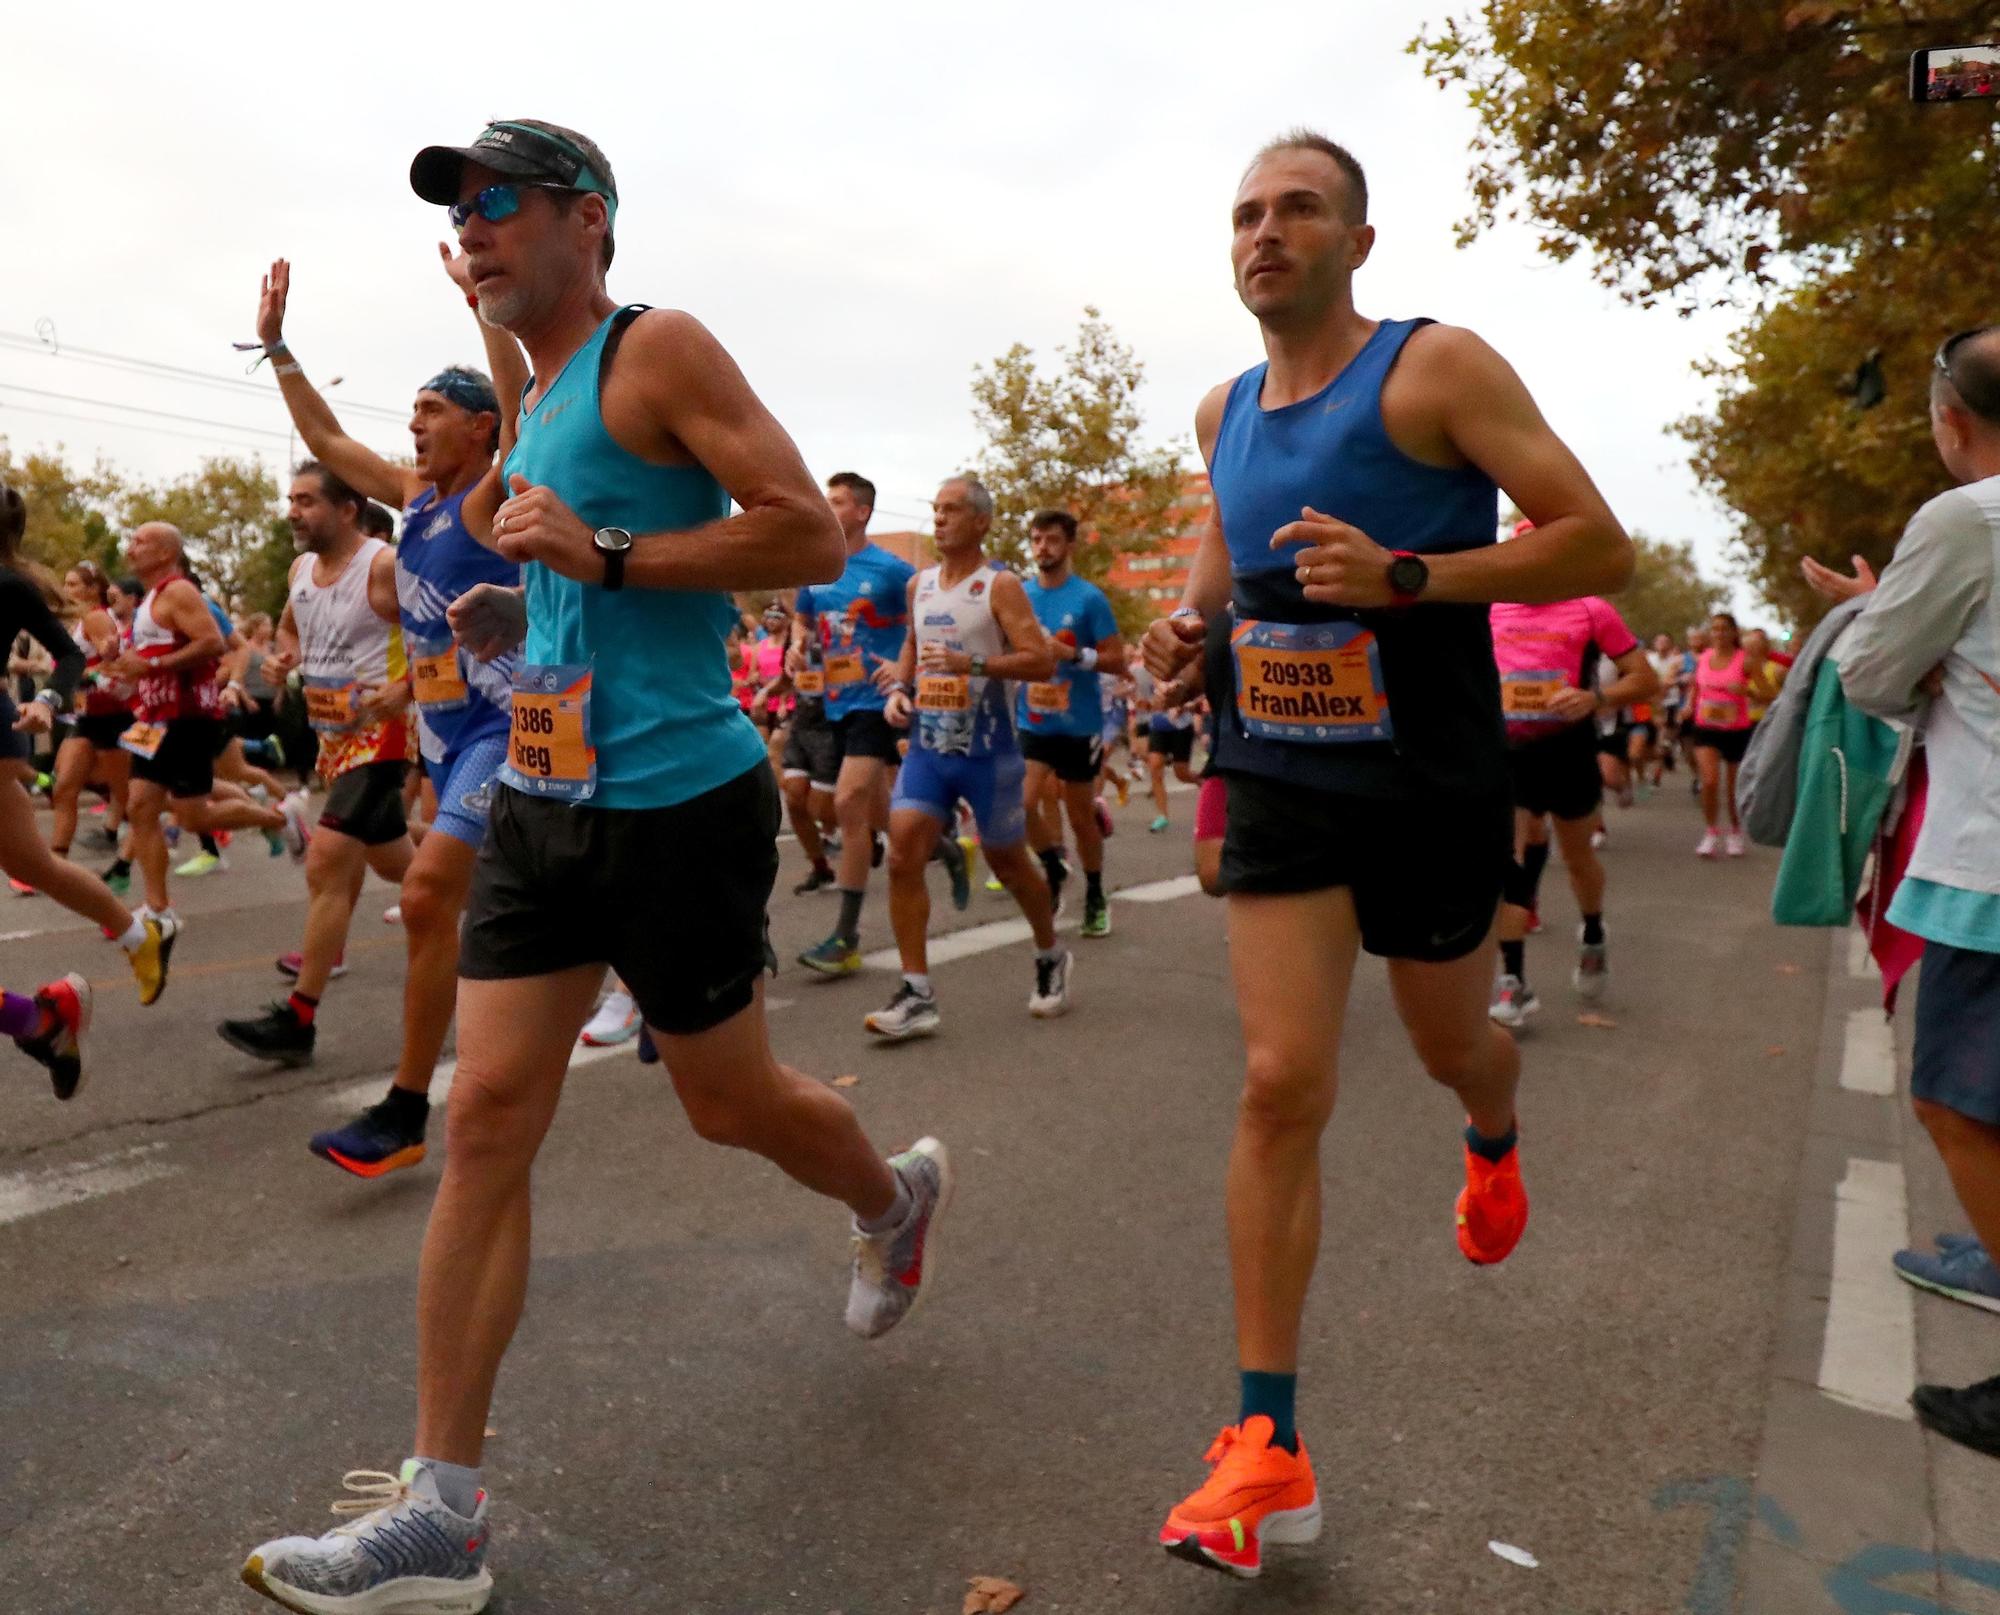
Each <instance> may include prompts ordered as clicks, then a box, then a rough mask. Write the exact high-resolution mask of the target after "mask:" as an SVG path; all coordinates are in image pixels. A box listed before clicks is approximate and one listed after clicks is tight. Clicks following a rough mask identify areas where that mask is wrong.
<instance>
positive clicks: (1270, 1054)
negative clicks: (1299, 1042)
mask: <svg viewBox="0 0 2000 1615" xmlns="http://www.w3.org/2000/svg"><path fill="white" fill-rule="evenodd" d="M1333 1095H1334V1078H1333V1071H1332V1069H1331V1068H1330V1066H1329V1065H1328V1064H1327V1063H1326V1062H1325V1061H1324V1060H1323V1059H1322V1058H1321V1057H1320V1055H1319V1054H1318V1053H1317V1052H1315V1051H1310V1050H1307V1049H1304V1048H1299V1047H1293V1046H1290V1045H1287V1044H1285V1043H1281V1042H1272V1043H1253V1044H1252V1045H1251V1046H1250V1049H1249V1054H1248V1058H1247V1060H1246V1062H1245V1066H1244V1074H1243V1097H1242V1099H1241V1101H1240V1102H1239V1109H1240V1112H1241V1115H1242V1119H1243V1121H1244V1122H1245V1123H1247V1124H1248V1125H1249V1126H1251V1127H1253V1128H1255V1129H1256V1130H1257V1131H1259V1132H1262V1133H1294V1132H1300V1131H1310V1132H1312V1133H1313V1134H1315V1135H1317V1134H1318V1132H1319V1131H1320V1130H1321V1129H1322V1128H1324V1127H1325V1126H1326V1124H1327V1119H1328V1118H1329V1117H1330V1116H1332V1114H1333Z"/></svg>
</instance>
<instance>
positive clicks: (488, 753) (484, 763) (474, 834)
mask: <svg viewBox="0 0 2000 1615" xmlns="http://www.w3.org/2000/svg"><path fill="white" fill-rule="evenodd" d="M506 760H507V737H506V735H504V734H497V735H485V736H483V737H481V738H480V739H478V740H475V741H473V742H472V744H471V745H469V746H467V747H466V748H465V749H464V750H463V751H455V752H447V753H445V755H444V757H443V758H442V759H441V760H439V761H438V762H432V761H431V760H430V759H429V758H428V757H426V758H425V759H424V775H425V777H426V778H427V779H429V780H430V782H431V790H432V791H433V792H434V793H436V796H437V817H436V818H435V819H433V820H431V829H432V830H433V831H435V832H436V833H437V834H438V835H445V836H450V837H451V838H452V840H454V841H462V842H464V843H465V844H466V845H467V846H468V847H470V848H471V849H472V850H473V851H474V852H477V851H478V850H479V849H480V847H481V846H482V845H483V844H484V843H485V840H486V815H487V814H488V812H490V811H491V809H492V806H493V792H494V789H495V786H494V783H493V780H494V776H495V775H497V774H498V773H499V772H500V765H501V764H502V763H504V762H505V761H506Z"/></svg>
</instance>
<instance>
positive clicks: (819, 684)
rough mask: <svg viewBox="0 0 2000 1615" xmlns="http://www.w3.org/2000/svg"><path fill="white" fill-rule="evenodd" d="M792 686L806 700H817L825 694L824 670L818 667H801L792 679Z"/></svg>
mask: <svg viewBox="0 0 2000 1615" xmlns="http://www.w3.org/2000/svg"><path fill="white" fill-rule="evenodd" d="M792 688H793V689H795V690H797V691H798V692H799V694H800V695H802V696H804V697H805V698H806V699H807V700H808V701H817V700H818V699H819V698H820V697H821V696H823V695H825V694H826V670H825V669H824V668H819V667H802V668H800V669H799V672H798V675H797V677H795V678H794V679H793V680H792Z"/></svg>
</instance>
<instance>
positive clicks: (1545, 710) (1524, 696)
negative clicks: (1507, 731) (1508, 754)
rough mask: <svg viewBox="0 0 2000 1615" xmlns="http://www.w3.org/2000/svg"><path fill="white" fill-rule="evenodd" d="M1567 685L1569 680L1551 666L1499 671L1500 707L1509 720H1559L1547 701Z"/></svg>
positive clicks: (1543, 721) (1551, 699) (1527, 721)
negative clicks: (1508, 671) (1509, 671)
mask: <svg viewBox="0 0 2000 1615" xmlns="http://www.w3.org/2000/svg"><path fill="white" fill-rule="evenodd" d="M1568 688H1569V680H1568V679H1566V678H1564V677H1563V675H1562V674H1561V672H1560V671H1558V670H1557V669H1555V668H1552V667H1542V668H1533V669H1530V670H1528V671H1525V672H1520V673H1503V674H1501V675H1500V710H1501V711H1502V712H1504V713H1505V714H1506V715H1507V721H1508V722H1509V723H1559V722H1561V721H1562V720H1561V719H1560V718H1558V717H1557V716H1556V714H1555V713H1553V712H1551V711H1550V710H1549V703H1550V702H1551V701H1553V700H1555V698H1556V697H1557V696H1558V695H1560V694H1561V693H1562V692H1563V691H1564V690H1566V689H1568Z"/></svg>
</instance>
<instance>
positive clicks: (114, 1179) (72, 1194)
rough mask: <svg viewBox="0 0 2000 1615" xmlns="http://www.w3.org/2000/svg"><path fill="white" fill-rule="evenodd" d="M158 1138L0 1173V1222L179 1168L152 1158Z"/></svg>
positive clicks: (135, 1185)
mask: <svg viewBox="0 0 2000 1615" xmlns="http://www.w3.org/2000/svg"><path fill="white" fill-rule="evenodd" d="M164 1148H166V1146H165V1145H164V1144H139V1145H135V1146H134V1147H133V1148H131V1149H128V1150H119V1151H117V1152H116V1153H114V1154H111V1155H100V1156H98V1157H97V1159H95V1160H93V1161H78V1162H76V1163H74V1164H73V1165H70V1166H51V1167H43V1168H42V1169H41V1170H39V1171H36V1172H7V1173H0V1224H5V1223H10V1222H19V1221H20V1220H21V1219H22V1218H23V1217H32V1216H34V1215H35V1214H36V1213H38V1212H43V1211H54V1210H56V1209H57V1208H58V1207H61V1206H75V1205H81V1204H82V1203H83V1202H84V1201H86V1200H96V1199H99V1198H101V1197H102V1196H104V1195H107V1194H117V1193H118V1192H119V1191H120V1190H123V1189H136V1188H138V1187H139V1185H140V1184H142V1183H151V1182H153V1181H155V1180H156V1179H158V1178H170V1177H173V1176H174V1175H175V1174H177V1173H178V1172H180V1170H181V1168H180V1167H177V1166H168V1165H167V1164H166V1162H164V1161H162V1160H160V1159H159V1158H158V1156H159V1152H160V1151H161V1150H162V1149H164Z"/></svg>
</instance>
